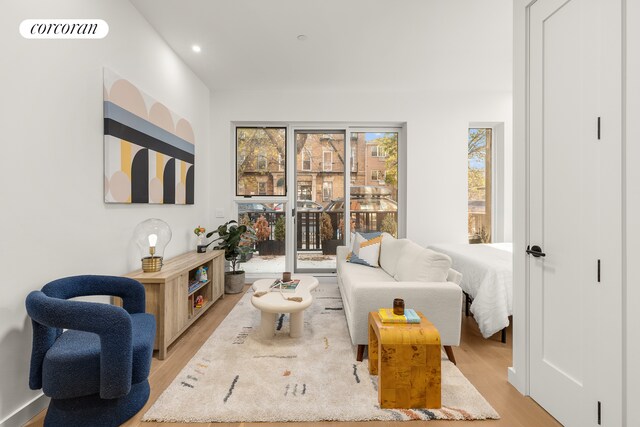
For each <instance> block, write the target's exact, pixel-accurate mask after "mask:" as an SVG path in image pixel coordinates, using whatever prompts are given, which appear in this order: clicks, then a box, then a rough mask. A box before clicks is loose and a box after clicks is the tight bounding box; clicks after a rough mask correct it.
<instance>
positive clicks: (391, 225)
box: [380, 214, 398, 238]
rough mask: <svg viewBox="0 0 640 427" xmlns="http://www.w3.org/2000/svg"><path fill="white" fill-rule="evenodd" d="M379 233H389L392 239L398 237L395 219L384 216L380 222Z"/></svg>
mask: <svg viewBox="0 0 640 427" xmlns="http://www.w3.org/2000/svg"><path fill="white" fill-rule="evenodd" d="M380 231H382V232H383V233H389V234H391V235H392V236H393V237H395V238H397V237H398V224H397V223H396V219H395V218H394V217H393V215H389V214H387V215H385V216H384V219H383V220H382V224H381V225H380Z"/></svg>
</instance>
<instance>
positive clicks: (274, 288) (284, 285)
mask: <svg viewBox="0 0 640 427" xmlns="http://www.w3.org/2000/svg"><path fill="white" fill-rule="evenodd" d="M299 283H300V280H298V279H294V280H290V281H288V282H283V281H282V280H281V279H276V280H275V281H274V282H273V284H272V285H271V286H270V287H269V290H270V291H271V292H295V291H296V288H297V287H298V284H299Z"/></svg>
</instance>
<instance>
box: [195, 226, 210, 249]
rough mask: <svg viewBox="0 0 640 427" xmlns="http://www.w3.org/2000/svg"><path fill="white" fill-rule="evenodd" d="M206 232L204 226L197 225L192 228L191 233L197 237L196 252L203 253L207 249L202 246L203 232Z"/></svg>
mask: <svg viewBox="0 0 640 427" xmlns="http://www.w3.org/2000/svg"><path fill="white" fill-rule="evenodd" d="M206 232H207V230H206V229H205V228H204V227H200V226H197V227H196V228H194V229H193V234H195V235H196V237H197V242H196V248H197V251H198V253H204V252H206V251H207V247H206V246H204V233H206Z"/></svg>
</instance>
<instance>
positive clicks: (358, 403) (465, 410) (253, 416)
mask: <svg viewBox="0 0 640 427" xmlns="http://www.w3.org/2000/svg"><path fill="white" fill-rule="evenodd" d="M251 295H252V293H251V290H250V291H249V293H247V294H246V295H244V296H243V297H242V299H241V300H240V301H239V302H238V304H237V305H236V307H235V308H234V309H233V310H232V311H231V313H229V315H228V316H227V318H226V319H224V321H223V322H222V324H221V325H220V326H219V327H218V328H217V329H216V331H215V332H214V333H213V335H212V336H211V337H210V338H209V340H207V342H206V343H205V344H204V345H203V346H202V348H201V349H200V350H199V351H198V353H196V355H195V356H194V357H193V359H191V360H190V361H189V363H188V364H187V365H186V367H185V368H184V369H183V370H182V372H180V374H178V376H177V377H176V379H175V380H174V381H173V383H172V384H171V385H170V386H169V387H168V388H167V390H165V392H164V393H163V394H162V395H161V396H160V398H158V400H157V401H156V402H155V404H154V405H153V407H152V408H151V409H150V410H149V411H148V412H147V413H146V414H145V415H144V418H143V420H144V421H165V422H251V421H255V422H259V421H265V422H268V421H270V422H279V421H281V422H285V421H367V420H396V421H402V420H417V419H421V420H431V419H447V420H483V419H497V418H499V416H498V414H497V413H496V411H495V410H494V409H493V408H492V407H491V405H489V403H488V402H487V401H486V400H485V399H484V398H483V397H482V395H480V393H479V392H478V391H477V390H476V389H475V387H473V385H471V383H470V382H469V381H468V380H467V379H466V378H465V377H464V375H462V373H461V372H460V371H459V370H458V368H456V367H455V365H453V364H452V363H451V362H449V361H448V360H446V358H443V360H442V404H443V407H442V408H441V409H413V410H386V409H380V406H379V405H378V394H377V388H376V387H377V377H375V376H370V375H369V371H368V368H367V361H366V359H365V361H364V362H356V360H355V352H354V348H353V347H352V345H351V340H350V338H349V333H348V331H347V324H346V320H345V317H344V313H343V308H342V299H341V298H340V292H339V291H338V287H337V285H334V284H331V285H327V284H322V285H320V286H318V288H316V290H315V291H314V294H313V295H314V303H313V304H312V306H311V307H309V308H308V309H307V310H306V311H305V325H304V328H305V330H304V336H303V337H301V338H296V339H294V338H290V337H289V322H288V315H281V316H280V317H279V318H278V319H277V325H276V328H277V331H276V336H275V337H273V339H270V340H266V339H261V338H259V336H258V327H259V325H260V312H259V311H258V310H256V309H255V308H254V307H253V306H252V305H251V300H250V299H251Z"/></svg>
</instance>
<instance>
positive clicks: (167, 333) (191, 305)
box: [114, 251, 224, 359]
mask: <svg viewBox="0 0 640 427" xmlns="http://www.w3.org/2000/svg"><path fill="white" fill-rule="evenodd" d="M200 267H205V268H206V269H207V278H208V280H207V281H206V282H201V281H196V271H197V270H198V268H200ZM126 277H130V278H132V279H135V280H137V281H138V282H140V283H142V284H143V285H144V289H145V291H146V296H147V298H146V300H147V303H146V306H147V313H151V314H153V315H154V316H155V317H156V340H155V343H154V347H153V348H154V349H156V350H158V358H159V359H164V358H165V357H166V355H167V347H169V345H170V344H171V343H172V342H174V341H175V340H176V338H178V337H179V336H180V335H181V334H182V333H183V332H184V331H186V330H187V328H189V326H191V324H192V323H193V322H195V321H196V319H198V317H200V316H202V314H203V313H204V312H205V311H207V310H208V309H209V307H211V306H212V305H213V303H214V302H215V301H216V300H217V299H218V298H220V297H224V251H211V252H205V253H202V254H199V253H196V252H195V251H194V252H188V253H186V254H184V255H180V256H178V257H175V258H171V259H169V260H167V261H166V262H165V263H164V266H163V267H162V270H161V271H159V272H157V273H144V272H143V271H142V270H137V271H134V272H132V273H129V274H127V275H126ZM190 285H191V286H190ZM199 296H202V300H203V303H202V306H201V307H197V308H196V301H197V300H198V297H199ZM117 300H120V299H119V298H117ZM114 302H115V303H117V304H121V301H117V302H116V301H114Z"/></svg>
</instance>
